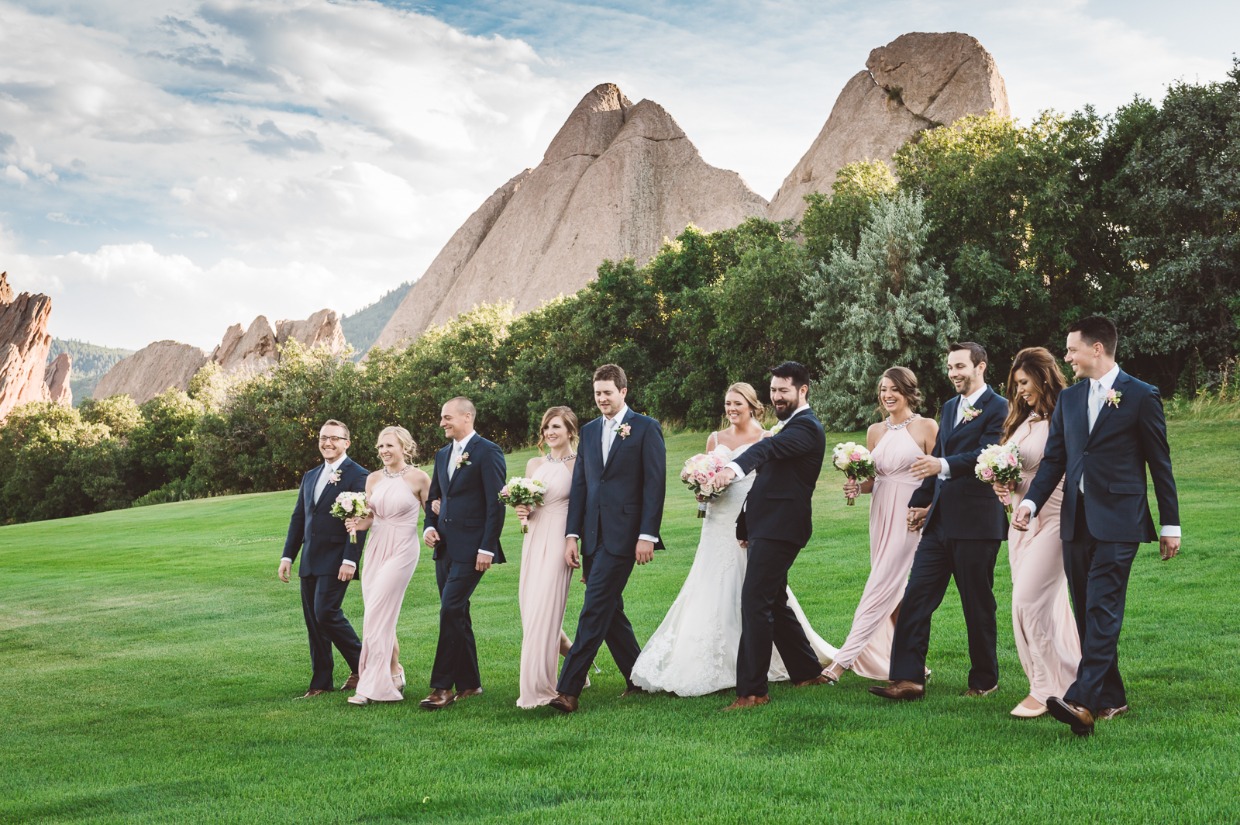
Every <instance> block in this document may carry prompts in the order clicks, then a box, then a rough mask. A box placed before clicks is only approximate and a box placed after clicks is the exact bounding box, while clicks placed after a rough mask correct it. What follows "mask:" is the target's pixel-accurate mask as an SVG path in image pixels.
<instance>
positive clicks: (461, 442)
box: [422, 433, 495, 558]
mask: <svg viewBox="0 0 1240 825" xmlns="http://www.w3.org/2000/svg"><path fill="white" fill-rule="evenodd" d="M475 435H477V433H470V434H469V435H467V436H465V437H464V438H461V439H457V440H456V441H454V442H452V455H450V456H449V457H448V481H451V480H452V476H453V475H455V473H456V462H458V461H460V460H461V458H462V456H464V455H465V445H466V444H468V443H469V440H470V439H471V438H473V437H474V436H475ZM431 530H435V528H434V527H427V528H426V529H425V530H423V531H422V541H424V542H425V541H426V534H427V533H429V532H430V531H431ZM435 532H436V533H438V532H439V531H438V530H435ZM478 552H479V553H481V554H482V555H484V556H491V557H492V558H494V557H495V554H494V553H492V552H491V551H490V550H483V549H482V548H481V547H479V548H478Z"/></svg>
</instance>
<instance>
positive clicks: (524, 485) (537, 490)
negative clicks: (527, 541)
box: [499, 476, 547, 533]
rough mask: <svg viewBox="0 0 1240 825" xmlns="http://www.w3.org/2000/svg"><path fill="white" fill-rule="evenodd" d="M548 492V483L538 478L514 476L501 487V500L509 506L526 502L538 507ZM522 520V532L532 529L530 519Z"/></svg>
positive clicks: (527, 505) (525, 503) (528, 504)
mask: <svg viewBox="0 0 1240 825" xmlns="http://www.w3.org/2000/svg"><path fill="white" fill-rule="evenodd" d="M546 494H547V485H546V484H543V483H542V482H541V481H539V480H538V479H536V478H525V477H524V476H513V477H512V478H510V479H508V483H507V484H505V485H504V486H503V487H502V488H501V489H500V491H499V500H500V501H502V502H503V503H504V504H506V505H508V506H509V507H516V506H517V505H519V504H524V505H525V506H526V507H538V506H540V505H541V504H542V503H543V497H544V496H545V495H546ZM520 521H521V532H522V533H528V532H529V531H530V525H529V521H528V519H520Z"/></svg>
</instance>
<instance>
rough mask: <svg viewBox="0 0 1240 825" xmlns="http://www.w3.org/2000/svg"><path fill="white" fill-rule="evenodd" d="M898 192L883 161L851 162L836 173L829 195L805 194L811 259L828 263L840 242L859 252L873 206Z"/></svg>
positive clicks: (807, 245)
mask: <svg viewBox="0 0 1240 825" xmlns="http://www.w3.org/2000/svg"><path fill="white" fill-rule="evenodd" d="M895 190H896V179H895V176H894V175H892V174H891V169H890V168H888V166H887V164H885V163H883V162H882V161H881V160H871V161H857V162H856V163H850V164H848V165H847V166H845V167H844V168H843V169H841V170H840V171H839V172H838V173H836V176H835V183H833V184H831V194H830V195H829V196H828V195H826V194H824V193H822V192H815V193H813V194H810V195H806V196H805V200H806V202H807V204H808V205H807V206H806V209H805V215H804V216H803V217H802V218H801V232H802V233H803V234H804V235H805V248H806V251H807V252H808V253H809V256H810V257H811V258H812V259H814V260H816V261H821V260H825V259H826V258H827V256H828V255H830V254H831V250H832V248H833V247H834V246H835V244H837V243H839V244H841V245H843V247H844V248H845V249H847V250H848V251H849V253H856V251H857V244H858V243H859V242H860V240H861V229H862V228H863V227H864V226H865V223H866V221H867V220H868V219H869V214H870V207H871V206H872V205H873V204H874V202H875V201H877V200H878V199H879V198H881V197H883V196H885V195H890V194H891V193H893V192H895Z"/></svg>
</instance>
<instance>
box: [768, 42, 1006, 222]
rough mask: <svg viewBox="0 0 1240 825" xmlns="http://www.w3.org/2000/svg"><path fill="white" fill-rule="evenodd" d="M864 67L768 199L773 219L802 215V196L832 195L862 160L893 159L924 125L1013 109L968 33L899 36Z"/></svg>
mask: <svg viewBox="0 0 1240 825" xmlns="http://www.w3.org/2000/svg"><path fill="white" fill-rule="evenodd" d="M865 65H866V70H865V71H862V72H858V73H857V74H856V75H854V76H853V78H852V79H851V80H849V81H848V83H847V84H845V86H844V89H843V91H841V92H840V96H839V97H838V98H836V101H835V106H834V107H833V108H832V109H831V115H830V116H829V117H828V118H827V122H826V124H824V125H823V127H822V131H821V132H819V133H818V137H817V138H816V139H815V140H814V143H813V145H811V146H810V148H809V151H808V152H806V153H805V156H804V157H802V158H801V161H800V162H799V163H798V164H797V165H796V166H795V167H794V168H793V170H792V172H791V173H790V174H789V175H788V177H787V178H785V179H784V183H783V185H782V186H780V187H779V191H778V192H776V193H775V197H773V198H771V206H770V209H769V210H768V213H767V214H768V217H769V218H770V219H771V220H775V221H782V220H786V219H788V218H796V219H799V218H800V217H801V215H802V214H804V212H805V196H806V195H808V194H810V193H812V192H827V193H829V192H830V191H831V185H832V184H833V183H835V176H836V174H837V173H838V172H839V171H840V169H842V168H844V167H845V166H847V165H848V164H850V163H855V162H856V161H860V160H881V161H885V162H890V161H891V158H892V157H893V156H894V155H895V153H896V150H898V149H899V148H900V147H901V146H903V145H904V144H905V143H906V142H907V141H908V140H909V139H910V138H912V137H913V136H914V135H916V134H917V133H918V132H920V131H922V130H923V129H929V128H933V127H935V126H942V125H946V124H949V123H952V122H954V121H956V120H958V119H959V118H962V117H964V116H965V115H971V114H985V113H986V112H989V111H995V112H997V113H999V114H1000V115H1003V116H1005V117H1007V116H1009V115H1010V114H1011V110H1010V109H1009V108H1008V99H1007V90H1006V88H1005V86H1004V84H1003V77H1002V76H1001V75H1000V74H999V69H998V68H997V67H996V66H995V61H994V58H993V57H991V56H990V53H989V52H987V51H986V49H984V48H982V44H981V43H979V42H977V40H975V39H974V38H972V37H970V36H969V35H967V34H960V33H958V32H947V33H932V34H927V33H923V32H912V33H909V34H902V35H900V36H899V37H897V38H896V39H895V40H893V41H891V42H890V43H888V44H887V45H886V46H881V47H879V48H877V49H874V50H873V51H872V52H870V57H869V59H868V60H866V62H865Z"/></svg>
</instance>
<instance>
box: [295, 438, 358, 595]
mask: <svg viewBox="0 0 1240 825" xmlns="http://www.w3.org/2000/svg"><path fill="white" fill-rule="evenodd" d="M325 466H326V465H323V464H320V465H319V466H317V467H315V468H314V469H313V470H310V471H309V472H308V473H306V474H305V475H304V476H302V477H301V486H300V487H298V488H297V505H296V506H295V507H293V516H292V518H290V519H289V523H288V537H287V538H286V539H285V540H284V555H283V556H282V558H288V559H296V558H297V554H298V552H301V565H300V566H299V567H298V568H297V575H299V576H335V575H336V574H337V573H339V572H340V565H341V563H342V562H343V561H345V560H346V559H347V560H349V561H351V562H353V563H354V564H357V562H358V560H359V559H360V558H361V557H362V546H363V545H364V544H365V543H366V531H364V530H363V531H361V532H359V533H358V534H357V543H356V544H354V543H351V542H350V541H349V531H347V530H345V529H344V519H339V518H336V517H335V516H333V515H332V504H334V503H335V502H336V496H338V495H340V494H341V493H344V492H349V493H364V492H366V477H367V476H368V475H370V473H369V472H368V471H367V470H366V468H365V467H363V466H362V465H360V464H358V463H357V462H356V461H354V460H353V459H351V458H349V457H348V456H345V459H344V461H343V462H342V463H341V465H340V467H339V468H338V469H339V470H340V481H339V482H337V483H331V482H328V484H327V486H326V487H324V488H323V494H322V495H320V496H319V500H318V502H317V503H315V502H314V488H315V486H316V485H317V484H318V483H319V475H320V474H321V473H322V472H323V469H324V467H325Z"/></svg>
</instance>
